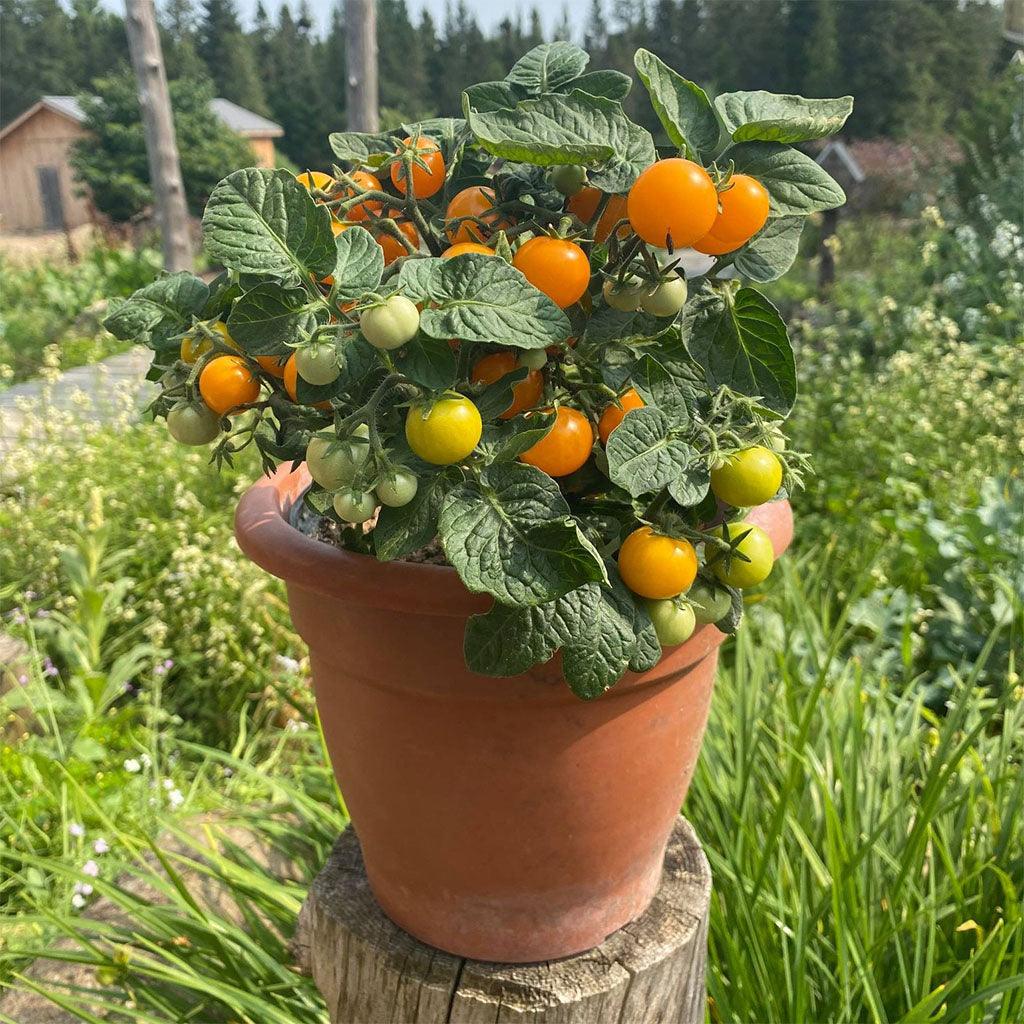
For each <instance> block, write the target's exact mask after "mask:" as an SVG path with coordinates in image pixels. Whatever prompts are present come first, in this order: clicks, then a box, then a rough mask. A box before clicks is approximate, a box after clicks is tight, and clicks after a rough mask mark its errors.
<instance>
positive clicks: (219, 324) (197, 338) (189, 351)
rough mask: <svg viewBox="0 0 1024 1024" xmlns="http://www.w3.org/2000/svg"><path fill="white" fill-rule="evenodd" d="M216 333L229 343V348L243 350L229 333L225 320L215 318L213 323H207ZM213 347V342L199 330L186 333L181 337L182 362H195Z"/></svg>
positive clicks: (226, 343) (237, 350)
mask: <svg viewBox="0 0 1024 1024" xmlns="http://www.w3.org/2000/svg"><path fill="white" fill-rule="evenodd" d="M207 326H208V327H209V328H210V330H211V331H213V332H214V334H219V335H220V339H221V341H222V342H223V343H224V344H225V345H227V347H228V348H233V349H234V350H235V351H236V352H241V351H242V350H241V348H239V346H238V342H237V341H235V339H234V338H232V337H231V335H230V334H229V333H228V325H227V324H226V323H224V321H223V320H215V321H214V322H213V323H212V324H208V325H207ZM212 348H213V342H212V341H211V340H210V339H209V338H207V337H205V336H204V335H203V334H201V333H200V332H199V331H192V332H190V333H188V334H186V335H185V337H184V338H182V339H181V351H180V355H181V360H182V362H185V363H189V364H190V365H191V364H192V363H194V362H195V361H196V360H197V359H198V358H199V357H200V356H204V355H206V353H207V352H209V351H210V350H211V349H212Z"/></svg>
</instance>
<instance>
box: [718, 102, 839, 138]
mask: <svg viewBox="0 0 1024 1024" xmlns="http://www.w3.org/2000/svg"><path fill="white" fill-rule="evenodd" d="M715 107H716V108H717V110H718V112H719V114H720V115H721V117H722V121H723V123H724V124H725V130H726V131H727V132H728V133H729V135H730V136H731V137H732V138H733V140H734V141H736V142H751V141H761V142H783V143H794V142H808V141H809V140H811V139H824V138H826V137H827V136H829V135H835V133H836V132H838V131H840V130H841V129H842V127H843V125H844V124H846V119H847V118H848V117H849V116H850V114H851V113H852V112H853V97H852V96H840V97H838V98H836V99H822V100H813V99H811V100H809V99H805V98H804V97H803V96H792V95H784V94H780V93H773V92H765V91H764V90H763V89H757V90H755V91H753V92H726V93H722V94H721V95H720V96H719V97H718V98H717V99H716V100H715Z"/></svg>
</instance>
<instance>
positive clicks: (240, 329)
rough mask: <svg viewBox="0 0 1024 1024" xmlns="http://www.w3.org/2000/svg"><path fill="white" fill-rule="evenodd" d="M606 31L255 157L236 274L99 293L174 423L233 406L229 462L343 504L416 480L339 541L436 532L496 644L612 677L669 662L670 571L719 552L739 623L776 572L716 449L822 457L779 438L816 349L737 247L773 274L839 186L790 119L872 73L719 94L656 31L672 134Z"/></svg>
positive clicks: (482, 633) (492, 648)
mask: <svg viewBox="0 0 1024 1024" xmlns="http://www.w3.org/2000/svg"><path fill="white" fill-rule="evenodd" d="M587 61H588V57H587V55H586V54H585V53H584V52H583V51H582V50H579V49H578V48H577V47H575V46H572V45H570V44H567V43H552V44H546V45H542V46H539V47H537V48H535V49H534V50H531V51H530V52H529V53H527V54H526V55H525V56H524V57H523V58H522V59H521V60H519V61H518V62H517V63H516V65H515V66H514V67H513V68H512V69H511V71H510V72H509V74H508V75H507V76H506V78H505V79H504V80H503V81H500V82H487V83H483V84H481V85H476V86H472V87H471V88H469V89H467V90H466V92H465V94H464V98H463V108H464V115H465V116H464V118H463V119H435V120H431V121H425V122H420V123H419V124H416V125H406V126H405V127H404V128H403V129H402V130H401V131H398V132H384V133H380V134H374V135H369V134H360V133H352V132H340V133H335V134H333V135H332V136H331V137H330V142H331V146H332V148H333V150H334V153H335V155H336V156H337V157H338V160H339V161H340V163H339V165H337V166H335V167H334V169H333V172H332V175H331V176H327V175H325V174H322V173H320V172H312V173H309V174H303V175H300V178H299V180H298V181H296V180H295V179H294V178H292V177H291V176H290V175H288V174H287V173H285V172H283V171H266V170H258V169H254V168H250V169H246V170H240V171H236V172H235V173H233V174H231V175H229V176H228V177H227V178H225V179H224V180H223V181H222V182H220V184H218V185H217V187H216V188H215V189H214V190H213V193H212V195H211V197H210V201H209V203H208V204H207V208H206V212H205V214H204V218H203V223H204V233H205V241H206V250H207V253H208V254H209V256H210V257H211V258H212V259H214V260H216V261H219V262H220V263H221V264H223V265H224V266H225V267H226V268H227V270H226V272H225V273H224V274H223V275H222V276H221V278H220V279H218V280H217V281H216V282H214V283H213V284H212V285H211V286H207V285H206V284H205V283H204V282H202V281H200V280H199V279H197V278H195V277H192V276H191V275H188V274H178V275H174V276H171V277H168V278H164V279H162V280H160V281H158V282H156V283H155V284H154V285H151V286H149V287H147V288H144V289H142V290H140V291H139V292H137V293H136V294H135V296H133V298H132V299H131V300H129V301H128V302H126V303H125V304H124V305H123V306H121V307H120V308H119V309H118V310H117V311H116V312H115V313H114V314H113V315H112V316H111V317H109V318H108V320H107V321H106V323H107V326H108V327H109V329H110V330H112V331H113V332H114V333H115V334H117V335H118V336H119V337H122V338H129V339H133V340H145V341H146V342H147V343H148V344H149V345H151V346H152V348H153V349H154V351H155V352H156V366H157V368H158V369H157V371H156V373H155V375H156V376H159V379H160V385H161V389H162V393H161V395H160V397H159V398H158V399H157V401H156V402H155V404H154V411H155V413H156V414H157V415H158V416H168V420H169V426H170V428H171V430H172V432H173V433H174V434H175V436H177V437H179V439H182V440H185V441H186V442H187V443H193V444H202V443H207V442H209V441H210V440H212V439H213V438H214V437H215V436H217V435H218V434H219V433H221V432H223V433H225V434H226V436H224V437H222V438H221V439H220V440H219V442H218V444H217V447H216V449H215V458H216V459H217V460H218V461H221V462H223V461H228V460H230V459H231V458H232V457H233V456H234V454H235V453H237V452H238V451H240V450H242V449H243V448H245V447H247V446H248V445H250V444H253V445H255V446H256V448H258V449H259V451H260V453H261V455H262V457H263V461H264V465H265V466H267V467H268V468H269V467H271V466H272V465H273V464H275V463H276V462H277V461H280V460H282V459H291V460H301V459H303V457H305V458H306V459H307V461H308V462H309V463H310V467H311V471H312V474H313V477H314V480H315V481H316V485H315V486H314V487H313V488H312V490H311V491H310V492H309V494H308V496H307V500H308V502H309V503H310V504H311V505H312V506H313V507H314V508H315V509H316V510H317V511H319V512H321V513H323V514H325V515H327V516H330V517H332V518H334V519H336V520H338V521H339V522H341V523H342V524H343V525H344V526H347V527H352V526H354V525H355V524H361V523H363V522H365V521H367V520H368V519H370V518H371V517H372V516H373V514H374V510H375V507H376V506H377V505H378V504H379V502H378V498H381V499H383V498H384V497H386V496H387V495H388V494H389V493H391V494H397V493H398V492H399V491H400V492H401V494H402V495H403V497H402V500H401V501H399V500H395V499H393V500H392V501H390V502H388V501H384V502H383V504H384V507H383V508H382V509H381V511H380V513H379V517H378V520H377V526H376V529H375V530H374V531H373V533H372V534H370V535H369V540H367V534H365V533H364V531H362V530H361V529H355V528H349V529H347V530H346V531H345V540H346V543H347V544H348V545H350V546H351V547H353V548H355V549H356V550H363V551H369V550H374V551H375V553H376V554H377V556H378V557H381V558H388V559H393V558H401V557H405V556H407V555H410V554H412V553H413V552H414V551H415V550H416V549H417V548H419V547H421V546H423V545H424V544H427V543H429V542H431V541H432V540H433V539H434V538H435V536H436V537H437V538H438V539H439V541H440V544H441V546H442V547H443V549H444V553H445V555H446V557H447V559H448V561H449V562H450V563H451V564H452V565H453V566H454V567H455V569H456V570H457V571H458V573H459V575H460V576H461V578H462V580H463V581H464V582H465V584H466V586H467V587H468V588H469V589H470V590H473V591H477V592H482V593H487V594H490V595H491V596H492V597H493V598H494V599H495V602H496V603H495V606H494V608H493V610H492V611H491V612H489V613H487V614H485V615H482V616H477V617H475V618H474V619H473V620H472V621H471V623H470V626H469V630H468V632H467V640H466V645H467V646H466V652H467V659H468V662H469V664H470V665H471V666H472V667H473V668H474V669H476V670H478V671H481V672H484V673H489V674H495V675H504V674H513V673H516V672H520V671H522V670H523V669H524V668H526V667H528V666H529V665H530V664H533V663H534V662H536V661H540V660H544V659H546V658H548V657H550V656H551V654H552V653H554V651H555V650H557V649H562V650H563V651H564V653H565V658H564V664H565V673H566V677H567V681H568V683H569V685H570V686H571V687H572V688H573V689H574V690H575V692H576V693H577V694H579V695H580V696H581V697H586V698H590V697H595V696H597V695H598V694H600V693H601V692H603V691H604V690H605V689H607V688H608V687H609V686H611V685H612V684H613V683H614V682H615V681H616V680H617V679H619V678H620V677H621V676H622V674H623V673H624V672H625V671H626V670H627V668H631V669H634V670H639V671H642V670H644V669H647V668H650V667H652V666H653V665H654V664H655V663H656V662H657V660H658V658H659V657H660V653H661V648H660V643H659V637H658V634H657V630H656V627H655V625H654V623H653V622H652V620H651V618H650V610H653V609H652V608H651V606H650V605H649V604H647V603H645V601H660V600H675V599H677V598H678V597H679V596H680V595H681V594H683V593H684V592H685V591H686V590H687V589H688V587H689V586H690V585H691V584H692V583H693V581H694V577H695V574H696V572H697V569H698V560H699V561H700V572H701V574H702V577H703V578H704V580H705V582H706V583H707V584H708V585H711V586H715V587H718V588H723V587H724V588H726V591H727V594H728V596H729V598H730V600H731V610H730V611H729V612H728V613H727V614H726V615H725V616H724V617H720V618H719V625H720V626H721V627H722V628H724V629H727V630H730V631H731V630H733V629H735V627H736V625H737V622H738V619H739V615H740V612H741V609H742V600H741V596H740V593H739V589H738V588H739V587H740V586H750V585H753V584H755V583H756V582H758V581H759V580H761V579H763V578H764V576H765V575H767V572H768V571H770V568H771V557H770V552H769V556H768V558H767V561H766V562H765V561H763V560H762V561H758V559H757V558H756V557H754V556H753V554H752V552H753V550H754V549H755V548H758V547H761V548H763V547H764V546H765V544H767V541H766V539H764V538H763V535H762V534H760V533H759V530H758V528H756V527H752V526H750V525H749V524H747V523H744V522H743V521H742V513H741V511H740V509H739V508H738V507H736V506H737V505H738V504H739V503H740V502H739V499H734V500H733V501H732V502H726V506H727V507H726V519H728V520H730V521H731V522H732V526H731V527H729V528H726V529H725V530H724V531H719V532H715V531H713V530H710V529H708V528H707V527H706V525H705V524H707V523H708V522H710V521H713V520H714V519H715V517H716V515H717V514H718V512H719V508H720V506H719V504H718V501H719V499H721V498H722V493H721V492H720V490H719V489H718V488H717V487H716V485H715V483H714V476H713V472H712V471H713V470H717V469H718V468H720V467H721V466H722V465H723V464H725V463H727V462H729V461H730V460H731V459H733V458H734V457H736V456H738V455H740V454H741V453H746V452H749V451H751V450H755V451H757V452H763V456H762V458H763V459H765V460H767V461H766V465H767V466H768V472H767V475H766V476H765V477H764V479H763V480H762V481H761V486H755V485H751V486H748V487H746V488H745V489H741V492H740V493H742V494H743V495H744V499H743V501H742V504H743V505H754V504H758V503H760V502H761V501H764V500H767V499H768V498H770V497H772V496H773V495H774V494H775V493H776V492H777V491H778V489H779V486H780V484H781V483H783V479H785V482H786V485H787V486H788V487H791V486H792V485H793V484H794V483H795V482H796V481H797V480H798V479H799V473H800V468H801V466H802V464H803V458H802V457H801V456H800V455H799V454H796V453H788V454H786V455H784V456H779V455H777V454H775V453H773V452H772V451H771V450H770V448H771V447H772V446H775V447H779V445H778V438H779V429H778V423H779V421H780V420H782V419H784V418H785V417H786V415H787V414H788V413H789V411H790V409H791V408H792V405H793V402H794V399H795V397H796V374H795V366H794V360H793V353H792V349H791V347H790V343H789V339H788V336H787V332H786V326H785V323H784V322H783V320H782V318H781V317H780V316H779V314H778V312H777V311H776V309H775V308H774V307H773V306H772V305H771V303H770V302H769V301H768V300H767V299H766V298H765V297H764V295H763V294H761V292H759V291H758V290H757V289H756V288H754V287H752V286H751V285H749V284H745V285H740V284H739V282H737V281H726V280H723V279H722V278H721V277H720V276H719V275H720V272H721V271H723V270H724V269H725V268H726V267H735V268H736V269H737V270H738V271H739V272H740V274H741V275H742V276H744V277H745V278H746V279H747V280H749V281H752V282H760V281H767V280H772V279H774V278H776V277H778V276H779V275H781V274H782V273H784V272H785V271H786V269H788V267H789V266H790V264H791V263H792V262H793V259H794V258H795V256H796V240H797V239H798V237H799V233H800V227H801V224H802V221H803V219H804V218H806V216H807V215H809V214H811V213H813V212H815V211H818V210H823V209H828V208H831V207H834V206H837V205H839V204H840V203H842V202H843V200H844V196H843V193H842V190H841V189H840V188H839V186H838V185H837V184H836V183H835V182H834V181H833V180H832V179H831V178H830V177H829V176H828V175H827V174H826V173H825V172H824V171H822V170H821V168H820V167H819V166H818V165H817V164H816V163H815V162H814V161H813V160H812V159H810V158H809V157H807V156H806V155H804V154H803V153H802V152H801V151H800V150H798V149H796V148H794V146H793V144H795V143H799V142H802V141H805V140H809V139H817V138H822V137H825V136H827V135H830V134H832V133H834V132H836V131H838V130H839V129H840V128H841V127H842V125H843V123H844V122H845V120H846V118H847V116H848V115H849V113H850V110H851V109H852V100H850V99H849V98H848V97H847V98H843V99H836V100H805V99H802V98H800V97H792V96H790V97H784V96H774V95H772V94H769V93H763V92H753V93H731V94H725V95H722V96H719V97H718V99H717V100H716V101H715V103H714V104H712V102H711V100H709V98H708V97H707V95H706V94H705V93H704V91H703V90H702V89H701V88H700V87H699V86H697V85H695V84H694V83H692V82H689V81H687V80H686V79H684V78H681V77H680V76H679V75H677V74H676V73H675V72H674V71H672V70H671V69H670V68H668V67H667V66H666V65H664V64H663V63H662V62H661V61H660V60H659V59H658V58H657V57H655V56H654V55H653V54H651V53H648V52H647V51H644V50H641V51H638V53H637V55H636V67H637V71H638V73H639V75H640V78H641V79H642V81H643V82H644V85H645V86H646V88H647V90H648V92H649V94H650V97H651V101H652V104H653V107H654V110H655V112H656V114H657V116H658V118H659V119H660V122H661V124H662V127H663V128H664V130H665V132H666V133H667V135H668V136H669V138H670V139H671V142H672V146H673V147H674V150H675V153H678V154H680V156H675V155H674V154H673V156H672V157H671V158H668V159H661V160H659V159H658V154H657V153H656V151H655V147H654V142H653V139H652V138H651V136H650V134H649V133H648V132H647V131H646V130H644V129H643V128H641V127H639V126H638V125H636V124H634V123H632V122H631V121H630V120H629V119H628V118H627V116H626V114H625V113H624V111H623V108H622V105H621V100H622V99H623V98H624V97H625V96H626V94H627V93H628V92H629V89H630V84H631V83H630V79H629V78H628V77H627V76H625V75H622V74H620V73H618V72H600V71H598V72H589V73H588V72H587V71H586V65H587ZM705 164H706V167H705ZM377 175H380V178H378V177H377ZM381 178H384V179H385V180H387V178H390V182H391V185H390V187H388V188H385V187H384V186H383V185H382V184H381ZM584 182H587V183H588V184H587V185H586V186H584ZM627 193H628V197H627V196H626V194H627ZM566 197H568V198H566ZM606 216H607V217H609V218H610V219H611V221H612V222H611V223H607V222H604V221H603V220H602V218H605V217H606ZM484 239H486V240H487V242H488V243H489V244H488V245H487V246H484V245H483V244H482V240H484ZM452 242H455V243H456V247H455V248H451V249H449V245H450V243H452ZM458 243H468V244H469V248H470V250H471V251H468V252H467V251H464V246H463V247H459V245H458ZM690 245H696V246H697V248H698V249H702V251H705V252H708V253H713V254H715V256H716V257H717V258H712V259H710V260H709V265H708V270H707V272H706V273H705V274H703V275H701V276H700V277H699V278H698V279H697V280H696V281H695V282H692V283H691V287H690V294H689V298H687V288H686V286H685V281H684V280H683V278H682V274H681V271H680V269H679V259H678V256H677V255H676V250H678V249H682V248H685V247H687V246H690ZM474 246H475V249H474ZM481 250H482V251H481ZM570 342H573V343H572V344H571V343H570ZM549 353H550V357H549ZM496 356H500V357H502V358H503V359H505V360H507V365H506V366H505V367H504V369H502V368H501V367H494V366H493V365H491V364H487V363H486V362H485V361H486V360H487V359H488V358H490V359H492V360H493V359H494V357H496ZM626 396H630V401H632V400H633V399H639V401H640V404H641V405H642V406H643V407H642V408H636V407H635V406H634V408H633V409H631V410H630V411H629V412H628V414H626V415H624V416H623V417H621V421H620V422H618V423H617V424H616V423H611V424H610V425H609V429H608V430H607V431H606V432H605V433H604V434H602V435H601V444H600V445H597V446H595V432H594V428H593V423H594V422H595V421H598V420H601V419H603V418H604V417H605V416H612V417H613V418H615V413H616V412H618V411H622V410H621V406H620V403H621V401H622V400H623V399H624V398H625V397H626ZM239 412H248V415H247V416H245V417H243V418H241V419H238V420H234V419H232V418H230V416H229V415H228V414H232V413H235V414H237V413H239ZM611 428H614V429H611ZM400 473H401V474H404V477H403V479H405V480H406V485H405V486H404V487H403V488H395V486H394V485H395V483H396V481H397V479H398V475H399V474H400ZM783 474H785V475H784V476H783ZM411 479H414V482H415V486H412V483H410V482H409V481H410V480H411ZM651 531H653V533H652V532H651ZM662 542H664V543H662ZM620 546H621V548H620ZM617 553H618V557H617V560H616V554H617ZM659 621H660V617H659Z"/></svg>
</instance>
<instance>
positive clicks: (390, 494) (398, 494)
mask: <svg viewBox="0 0 1024 1024" xmlns="http://www.w3.org/2000/svg"><path fill="white" fill-rule="evenodd" d="M419 486H420V482H419V480H417V479H416V474H415V473H410V472H409V470H407V469H396V470H395V471H394V475H393V476H391V477H383V478H382V479H381V481H380V483H378V484H377V487H376V491H377V498H378V499H379V500H380V503H381V504H382V505H390V506H391V507H392V508H401V507H402V506H403V505H408V504H409V502H410V501H412V499H413V498H415V497H416V491H417V490H418V489H419Z"/></svg>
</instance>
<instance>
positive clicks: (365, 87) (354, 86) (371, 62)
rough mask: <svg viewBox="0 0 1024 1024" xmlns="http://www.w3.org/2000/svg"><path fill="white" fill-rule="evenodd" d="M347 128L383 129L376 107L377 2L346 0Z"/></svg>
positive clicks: (357, 130) (351, 129) (368, 130)
mask: <svg viewBox="0 0 1024 1024" xmlns="http://www.w3.org/2000/svg"><path fill="white" fill-rule="evenodd" d="M345 61H346V64H347V72H348V80H347V90H346V103H347V115H346V117H347V121H348V129H349V131H353V132H375V131H377V130H378V129H379V128H380V114H379V110H378V104H377V8H376V4H375V3H374V0H345Z"/></svg>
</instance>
